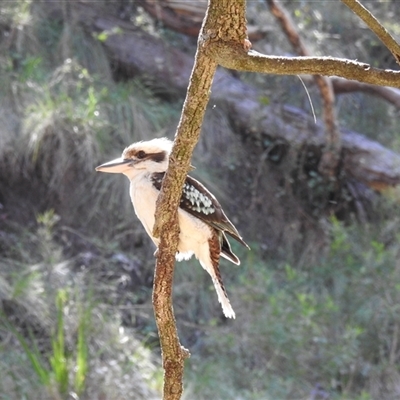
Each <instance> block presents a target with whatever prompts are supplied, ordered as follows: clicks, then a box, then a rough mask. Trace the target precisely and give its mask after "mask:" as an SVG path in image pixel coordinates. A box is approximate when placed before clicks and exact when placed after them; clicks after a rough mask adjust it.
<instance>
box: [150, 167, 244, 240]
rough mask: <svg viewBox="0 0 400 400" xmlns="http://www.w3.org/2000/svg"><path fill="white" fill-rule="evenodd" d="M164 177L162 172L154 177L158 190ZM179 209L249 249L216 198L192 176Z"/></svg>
mask: <svg viewBox="0 0 400 400" xmlns="http://www.w3.org/2000/svg"><path fill="white" fill-rule="evenodd" d="M164 175H165V173H164V172H161V173H155V174H153V176H152V181H153V185H154V186H155V187H156V189H158V190H160V189H161V183H162V179H163V178H164ZM179 207H180V208H182V210H185V211H186V212H188V213H189V214H192V215H193V216H195V217H196V218H198V219H200V220H202V221H204V222H205V223H206V224H208V225H210V226H212V227H213V228H215V229H217V230H219V231H222V232H226V233H227V234H229V235H230V236H232V237H233V238H234V239H235V240H237V241H238V242H239V243H241V244H243V246H246V247H247V248H249V246H248V245H247V244H246V243H245V242H244V240H243V239H242V237H241V236H240V234H239V232H238V231H237V229H236V228H235V227H234V225H233V224H232V222H231V221H230V220H229V218H228V217H227V216H226V215H225V213H224V211H223V210H222V207H221V205H220V204H219V202H218V200H217V199H216V198H215V196H214V195H213V194H212V193H210V192H209V191H208V190H207V188H206V187H205V186H204V185H202V184H201V183H200V182H199V181H198V180H196V179H194V178H192V177H191V176H187V177H186V180H185V184H184V186H183V191H182V197H181V201H180V204H179Z"/></svg>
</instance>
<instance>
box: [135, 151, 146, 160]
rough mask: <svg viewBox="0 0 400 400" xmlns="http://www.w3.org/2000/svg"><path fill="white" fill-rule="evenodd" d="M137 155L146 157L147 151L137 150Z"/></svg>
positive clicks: (140, 157)
mask: <svg viewBox="0 0 400 400" xmlns="http://www.w3.org/2000/svg"><path fill="white" fill-rule="evenodd" d="M136 157H137V158H139V159H142V158H145V157H146V153H145V152H144V151H143V150H140V151H138V152H137V154H136Z"/></svg>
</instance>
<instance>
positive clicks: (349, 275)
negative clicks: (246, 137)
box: [0, 1, 400, 400]
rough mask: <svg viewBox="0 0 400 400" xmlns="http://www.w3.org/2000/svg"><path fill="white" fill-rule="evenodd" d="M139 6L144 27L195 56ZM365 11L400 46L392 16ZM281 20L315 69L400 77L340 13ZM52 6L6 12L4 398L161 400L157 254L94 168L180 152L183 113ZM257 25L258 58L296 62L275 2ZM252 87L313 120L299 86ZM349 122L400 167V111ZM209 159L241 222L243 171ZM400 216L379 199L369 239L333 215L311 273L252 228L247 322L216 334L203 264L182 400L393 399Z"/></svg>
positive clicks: (254, 17) (0, 95) (371, 104)
mask: <svg viewBox="0 0 400 400" xmlns="http://www.w3.org/2000/svg"><path fill="white" fill-rule="evenodd" d="M104 3H105V4H107V2H104ZM127 4H128V5H130V6H131V12H132V15H133V16H134V18H132V21H136V23H137V24H140V25H141V26H145V27H147V29H149V30H153V31H154V32H155V34H157V35H160V36H162V37H164V38H165V39H166V40H169V41H170V42H173V43H176V44H179V45H182V46H183V45H185V46H187V47H188V48H189V49H193V48H194V47H193V46H194V45H195V43H194V41H193V42H191V41H190V39H186V38H184V37H182V36H181V35H178V34H176V33H173V32H171V31H168V30H166V29H164V28H162V27H156V26H154V25H153V24H152V21H151V20H150V19H149V17H147V16H146V15H145V14H143V13H142V12H141V11H140V9H139V8H137V7H136V6H137V5H136V4H135V3H127ZM365 4H366V5H367V6H369V7H370V8H371V9H372V11H374V12H375V14H376V16H377V17H378V18H379V19H380V20H381V22H383V23H384V24H386V26H388V27H390V28H391V29H392V31H393V32H394V33H395V34H399V32H400V26H399V25H398V24H397V23H396V22H394V21H396V19H395V18H394V15H395V13H396V12H397V13H398V11H399V10H398V7H399V6H398V4H397V3H396V2H394V1H392V2H390V1H387V2H375V1H369V2H365ZM285 5H286V6H287V7H288V8H289V9H290V10H291V12H292V15H293V18H294V19H295V21H296V23H297V24H298V26H299V28H300V29H301V31H302V34H303V35H304V37H305V38H306V40H307V41H308V43H309V44H310V48H311V50H312V52H314V53H315V54H330V55H335V56H346V57H352V58H360V59H366V58H367V59H368V60H371V59H372V61H371V62H372V63H376V64H377V65H379V66H380V67H386V66H387V67H391V66H392V65H391V64H390V62H389V59H387V58H386V55H385V51H384V50H382V48H380V46H379V44H378V43H377V42H376V40H375V38H374V37H373V36H372V35H371V34H370V33H369V32H367V31H365V29H364V28H363V27H362V26H361V25H360V23H359V22H358V21H357V19H356V18H355V17H353V16H352V15H351V14H350V13H349V12H348V11H345V9H344V6H342V5H340V3H339V2H307V1H299V2H297V1H296V2H293V1H288V2H286V3H285ZM41 7H42V6H41V4H40V2H30V1H19V2H3V3H1V4H0V31H1V34H2V39H1V42H0V46H1V47H0V48H1V50H2V51H0V121H1V123H0V300H1V303H0V304H1V308H0V310H1V313H0V369H1V371H2V372H1V374H0V398H1V399H24V398H29V399H46V398H48V399H62V398H69V397H73V398H82V399H125V398H126V399H131V398H135V399H140V398H142V399H152V398H159V396H160V394H159V390H160V386H161V380H162V376H161V369H160V366H159V365H158V361H157V360H158V358H159V357H158V356H159V355H158V339H157V337H156V330H155V325H154V318H153V315H152V309H151V283H152V274H153V264H154V261H153V257H152V253H153V248H152V246H151V244H150V243H149V240H148V238H147V237H146V235H145V233H144V232H143V229H142V228H141V226H140V224H138V222H137V220H136V219H135V217H134V215H133V211H132V208H131V204H130V200H129V196H128V193H127V182H125V180H124V179H123V178H121V179H119V177H115V176H97V175H96V174H95V173H94V167H95V166H96V165H98V164H100V163H101V162H103V161H106V160H108V159H110V158H112V157H114V156H117V155H119V154H120V152H121V150H122V149H123V148H124V147H125V146H126V145H127V144H129V143H131V142H134V141H137V140H141V139H147V138H151V137H154V136H163V135H169V136H170V137H171V136H172V135H173V132H174V128H175V125H176V122H177V119H178V117H179V112H180V106H181V101H182V99H165V98H164V97H163V93H160V92H157V90H156V88H155V87H154V85H153V86H152V88H151V89H150V88H149V86H148V85H147V84H146V82H143V81H140V80H138V79H136V80H129V81H126V80H123V79H122V78H121V77H118V76H115V71H113V69H112V67H111V66H110V64H109V61H108V59H107V55H106V54H105V53H104V50H103V47H102V45H101V40H103V39H102V38H101V37H93V36H91V35H89V34H88V33H87V32H84V31H83V30H81V29H79V27H74V30H73V31H72V32H71V31H70V30H69V29H68V27H66V26H64V25H63V24H62V23H61V22H58V21H56V20H50V19H48V18H45V17H44V16H43V15H44V14H43V13H42V11H43V10H42V9H41ZM249 22H251V23H256V24H258V25H260V26H263V25H266V26H269V27H271V28H270V29H271V32H269V33H268V35H267V38H266V39H265V40H263V41H261V42H259V43H258V44H257V46H260V49H262V51H266V50H267V52H269V53H271V54H283V53H285V52H290V48H289V46H288V45H287V44H286V41H285V39H284V38H283V37H282V36H281V35H280V34H279V33H278V32H277V29H276V28H274V25H273V24H274V22H273V19H272V17H271V16H270V15H269V13H268V11H267V8H266V6H265V4H264V3H262V2H258V3H256V2H254V3H253V2H250V3H249ZM241 76H242V79H244V80H247V81H249V82H252V83H254V84H256V85H260V86H261V87H264V88H265V93H266V96H265V101H266V102H267V103H268V102H283V103H290V104H293V105H297V106H299V107H301V108H305V109H307V108H308V107H309V105H308V104H307V102H306V101H305V99H306V96H305V95H301V93H303V89H302V85H301V83H300V82H299V81H298V80H296V78H286V77H265V76H255V75H248V74H243V75H241ZM310 91H311V94H312V98H313V102H315V104H314V105H315V106H316V109H317V115H318V113H319V112H320V111H319V108H318V107H319V104H318V96H317V92H314V89H313V88H312V87H311V88H310ZM337 106H338V110H339V111H340V112H339V116H340V121H341V123H342V124H343V125H346V126H348V127H350V128H354V129H357V130H359V131H361V132H363V133H365V134H367V135H369V136H371V137H373V138H375V139H377V140H379V141H380V142H382V143H383V144H385V145H386V146H389V147H391V148H393V149H395V150H398V146H399V141H398V137H397V131H398V118H397V117H398V115H397V114H398V111H397V110H396V109H394V108H393V107H391V106H388V105H387V104H385V103H384V102H383V101H382V100H377V99H375V98H371V97H367V96H365V95H361V94H353V95H348V96H343V97H341V98H339V99H338V104H337ZM214 118H217V117H215V116H214ZM220 125H221V131H222V130H223V128H226V130H227V131H228V130H229V128H228V127H225V126H224V121H223V120H221V121H220ZM212 134H214V135H217V133H213V132H210V131H209V130H207V126H205V135H212ZM206 143H207V142H203V143H200V145H199V149H198V151H197V153H196V155H195V162H194V164H196V165H197V166H198V171H197V172H196V173H197V174H198V176H200V177H201V178H202V180H203V181H205V182H206V183H207V185H208V186H210V188H211V189H212V190H213V191H214V192H216V194H217V196H218V197H219V198H221V201H222V202H223V203H224V204H227V207H228V209H229V208H230V207H231V208H232V210H233V207H232V200H231V203H230V201H229V199H227V198H226V197H225V196H224V193H223V190H221V189H220V188H221V187H223V184H224V183H223V180H224V179H223V177H224V173H223V172H224V170H225V169H228V170H229V169H230V168H231V167H232V166H233V165H234V161H235V160H232V159H229V160H227V159H224V157H223V156H221V161H215V160H213V161H212V162H209V161H210V160H209V156H208V155H207V146H206V145H205V144H206ZM225 154H226V153H225ZM227 154H232V153H230V152H229V150H228V153H227ZM222 167H223V168H222ZM232 168H233V167H232ZM230 176H234V174H232V173H231V174H230ZM397 199H398V194H397V193H396V191H394V192H393V193H391V194H390V195H388V196H387V197H386V198H384V199H379V200H377V201H376V202H375V203H374V204H373V207H374V208H373V218H371V220H370V222H368V223H367V224H364V225H363V226H360V224H359V223H358V222H357V221H356V219H355V218H354V217H353V216H351V215H350V216H348V218H347V219H346V221H345V222H341V221H339V220H338V219H336V218H335V217H334V216H330V217H329V216H326V217H325V219H324V221H323V224H322V225H323V226H324V227H325V232H324V233H325V235H324V237H323V238H322V239H321V241H322V242H323V243H322V246H321V245H320V246H319V249H320V248H322V249H323V251H320V252H318V253H317V252H315V254H313V257H302V253H301V252H299V253H294V252H288V251H287V248H292V247H291V246H292V244H291V243H280V245H279V248H278V249H275V250H276V252H274V255H273V256H272V255H271V253H270V252H269V251H266V248H265V243H258V242H255V241H253V242H252V232H251V229H249V227H246V226H245V225H244V224H243V226H242V227H241V228H242V230H244V231H246V229H247V235H246V238H247V237H248V238H249V241H250V244H251V247H252V251H251V252H249V253H247V252H244V251H243V252H242V251H241V249H239V248H238V249H235V250H236V251H237V253H238V254H239V255H240V256H241V259H242V265H241V266H240V267H237V266H229V267H228V266H227V265H226V264H224V265H223V266H222V268H223V276H224V278H225V281H226V286H227V289H228V292H229V295H230V298H231V300H232V303H233V306H234V309H235V311H236V313H237V319H236V320H235V321H226V320H225V319H224V318H222V317H221V315H220V310H219V305H218V303H217V301H216V296H215V293H214V290H213V287H212V284H211V282H210V281H209V278H208V276H206V274H205V273H204V271H203V270H202V269H201V268H200V267H199V265H198V263H197V262H196V261H194V260H192V261H190V262H187V263H181V264H179V265H178V267H177V269H176V282H175V287H174V290H175V294H174V298H175V304H174V307H175V311H176V315H177V320H178V325H179V330H180V334H181V336H182V342H183V344H184V345H185V346H187V347H189V348H190V351H191V353H192V357H191V358H190V359H189V361H188V369H187V374H186V375H187V376H186V386H187V388H186V392H185V396H186V398H187V399H199V400H200V399H207V398H214V399H308V398H310V399H317V398H322V399H327V398H332V399H343V400H344V399H359V400H361V399H362V400H367V399H383V400H386V399H387V400H389V399H397V398H398V397H399V394H400V393H399V391H400V389H399V387H400V386H399V384H400V375H399V368H398V364H399V358H400V349H399V339H400V336H399V335H400V332H399V328H400V314H399V310H398V307H399V300H400V278H399V262H398V258H399V257H398V256H399V245H398V243H399V232H400V223H399V217H398V215H399V214H398V204H397V203H398V200H397ZM254 214H255V215H254V218H262V216H259V215H257V214H256V212H255V213H254ZM229 215H231V214H229ZM249 226H251V221H250V222H249ZM253 236H254V237H255V235H253ZM298 239H299V238H293V241H296V240H298ZM310 245H311V246H312V245H313V243H311V244H310ZM284 254H286V255H287V254H290V256H286V257H283V256H282V255H284ZM68 396H69V397H68ZM318 396H319V397H318Z"/></svg>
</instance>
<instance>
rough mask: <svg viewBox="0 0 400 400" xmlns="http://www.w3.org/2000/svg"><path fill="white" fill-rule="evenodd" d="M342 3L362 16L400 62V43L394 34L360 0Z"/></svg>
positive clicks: (344, 0) (343, 0)
mask: <svg viewBox="0 0 400 400" xmlns="http://www.w3.org/2000/svg"><path fill="white" fill-rule="evenodd" d="M342 3H344V4H346V6H347V7H349V8H350V9H351V10H352V11H353V12H354V14H356V15H357V16H358V17H360V18H361V19H362V20H363V21H364V22H365V23H366V24H367V26H368V28H369V29H371V31H372V32H374V33H375V35H376V36H378V38H379V39H380V41H381V42H382V43H383V44H384V45H385V46H386V47H387V48H388V49H389V50H390V52H391V53H392V54H393V56H394V58H395V60H396V62H397V63H398V64H400V45H399V44H398V43H397V41H396V40H395V39H394V38H393V36H392V35H391V34H390V33H389V32H388V31H387V30H386V28H385V27H384V26H382V25H381V23H380V22H379V21H378V20H377V19H376V18H375V17H374V15H373V14H371V12H370V11H369V10H368V9H366V8H365V7H364V6H363V5H362V4H361V3H360V2H359V1H358V0H342Z"/></svg>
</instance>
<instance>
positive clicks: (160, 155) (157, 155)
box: [149, 151, 167, 163]
mask: <svg viewBox="0 0 400 400" xmlns="http://www.w3.org/2000/svg"><path fill="white" fill-rule="evenodd" d="M149 157H150V158H151V159H152V160H153V161H154V162H157V163H160V162H163V161H164V160H165V158H166V157H167V152H166V151H161V152H160V153H153V154H149Z"/></svg>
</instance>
